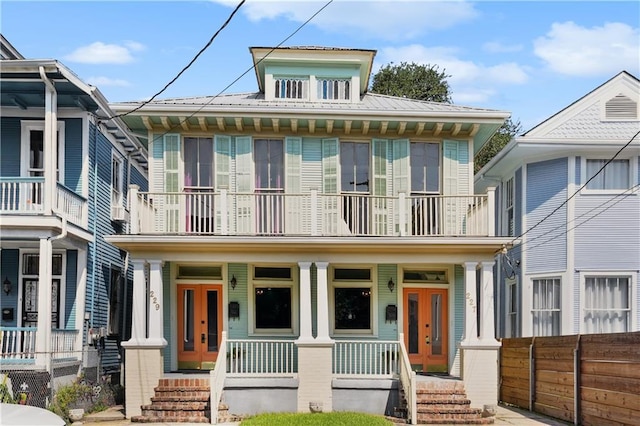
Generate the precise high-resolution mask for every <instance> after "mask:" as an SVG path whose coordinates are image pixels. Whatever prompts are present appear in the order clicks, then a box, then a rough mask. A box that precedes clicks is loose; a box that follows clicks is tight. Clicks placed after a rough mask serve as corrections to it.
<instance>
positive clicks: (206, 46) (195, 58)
mask: <svg viewBox="0 0 640 426" xmlns="http://www.w3.org/2000/svg"><path fill="white" fill-rule="evenodd" d="M245 1H246V0H242V1H241V2H240V3H238V5H237V6H236V8H235V9H233V12H231V14H230V15H229V17H228V18H227V20H226V21H225V22H224V24H222V26H221V27H220V28H218V31H216V32H215V34H213V36H211V38H210V39H209V41H208V42H207V44H205V45H204V47H203V48H202V49H200V51H199V52H198V53H197V54H196V56H194V57H193V59H191V61H189V63H188V64H187V65H186V66H185V67H184V68H182V69H181V70H180V72H179V73H178V74H177V75H176V76H175V77H173V78H172V79H171V81H169V82H168V83H167V84H165V86H164V87H163V88H162V90H160V91H159V92H158V93H156V94H155V95H153V96H152V97H151V98H150V99H148V100H146V101H144V102H142V103H141V104H140V105H138V106H137V107H136V108H134V109H132V110H131V111H127V112H124V113H122V114H118V115H114V116H113V117H110V119H113V118H116V117H124V116H126V115H129V114H131V113H133V112H135V111H138V110H139V109H140V108H142V107H143V106H145V105H147V104H149V103H151V101H153V100H154V99H155V98H157V97H158V96H160V95H161V94H162V93H163V92H164V91H165V90H167V89H168V88H169V86H171V85H172V84H173V83H175V81H176V80H177V79H178V78H180V76H181V75H182V74H183V73H184V72H185V71H186V70H188V69H189V68H190V67H191V65H193V63H194V62H195V61H196V60H197V59H198V58H199V57H200V55H202V54H203V53H204V51H205V50H207V49H208V48H209V46H211V43H213V40H215V39H216V37H218V34H220V32H222V30H224V29H225V27H226V26H227V25H228V24H229V22H231V19H233V17H234V15H235V14H236V12H238V10H240V7H242V5H243V4H244V3H245Z"/></svg>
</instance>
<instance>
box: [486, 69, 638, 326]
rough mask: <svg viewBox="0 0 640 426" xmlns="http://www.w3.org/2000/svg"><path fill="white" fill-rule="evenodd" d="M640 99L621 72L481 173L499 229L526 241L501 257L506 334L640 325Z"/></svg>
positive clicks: (500, 306)
mask: <svg viewBox="0 0 640 426" xmlns="http://www.w3.org/2000/svg"><path fill="white" fill-rule="evenodd" d="M639 102H640V81H639V80H638V78H637V77H634V76H633V75H631V74H629V73H627V72H621V73H620V74H618V75H616V76H615V77H613V78H612V79H611V80H609V81H607V82H606V83H604V84H603V85H601V86H600V87H598V88H596V89H595V90H593V91H592V92H590V93H588V94H586V95H585V96H584V97H582V98H580V99H578V100H577V101H576V102H574V103H572V104H571V105H569V106H568V107H566V108H565V109H563V110H562V111H560V112H558V113H557V114H555V115H553V116H552V117H550V118H549V119H547V120H545V121H543V122H542V123H540V124H539V125H537V126H536V127H534V128H533V129H532V130H530V131H528V132H527V133H525V134H524V135H522V136H518V137H516V138H515V139H513V140H512V141H511V142H510V143H509V144H508V145H507V146H506V147H505V148H504V149H503V150H502V151H501V152H500V153H499V154H498V155H497V156H496V157H495V158H494V159H493V160H492V161H491V162H489V163H488V164H487V165H486V166H485V167H483V168H482V170H480V171H479V173H477V174H476V177H475V187H476V191H477V192H478V193H481V192H483V191H484V190H485V189H486V188H487V187H488V186H497V189H496V211H497V212H498V214H497V222H496V229H498V230H499V232H500V235H503V236H509V237H512V238H516V237H520V240H521V244H520V245H518V246H516V247H514V248H513V249H511V250H508V251H507V252H506V253H505V255H499V256H497V262H496V273H495V274H494V277H495V279H496V286H497V289H496V303H497V331H498V335H499V336H504V337H518V336H550V335H568V334H578V333H614V332H625V331H637V330H640V308H639V307H640V291H639V290H640V283H639V281H640V194H639V190H638V182H639V179H640V176H639V174H640V167H639V161H640V138H639V136H638V132H639V131H640V109H639V108H638V103H639ZM632 139H633V140H632ZM609 160H611V161H610V162H609ZM607 163H608V164H607ZM605 165H606V167H605V168H604V169H603V170H602V171H601V169H602V168H603V167H604V166H605ZM594 176H595V177H594Z"/></svg>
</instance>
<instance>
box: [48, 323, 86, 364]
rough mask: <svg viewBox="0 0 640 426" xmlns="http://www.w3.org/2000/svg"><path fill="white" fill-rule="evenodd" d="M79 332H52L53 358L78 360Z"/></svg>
mask: <svg viewBox="0 0 640 426" xmlns="http://www.w3.org/2000/svg"><path fill="white" fill-rule="evenodd" d="M78 333H79V331H78V330H51V356H52V358H53V359H67V358H77V357H78V350H77V349H76V342H77V337H78Z"/></svg>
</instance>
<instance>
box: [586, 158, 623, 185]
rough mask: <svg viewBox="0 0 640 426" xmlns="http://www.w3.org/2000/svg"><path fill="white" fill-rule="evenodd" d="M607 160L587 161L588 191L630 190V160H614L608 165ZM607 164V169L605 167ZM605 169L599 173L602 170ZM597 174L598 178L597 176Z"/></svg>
mask: <svg viewBox="0 0 640 426" xmlns="http://www.w3.org/2000/svg"><path fill="white" fill-rule="evenodd" d="M607 161H608V160H607V159H587V160H586V164H587V165H586V176H585V177H586V179H587V181H589V179H591V178H592V177H593V176H595V177H594V178H593V179H592V180H591V181H590V182H589V183H587V186H586V189H592V190H620V189H622V190H624V189H628V188H629V177H630V176H631V170H630V162H629V160H628V159H622V160H613V161H611V162H610V163H609V164H607ZM605 164H607V166H606V167H604V165H605ZM602 167H604V169H603V170H602V171H601V172H600V173H598V171H599V170H600V169H602ZM596 173H598V174H597V176H596Z"/></svg>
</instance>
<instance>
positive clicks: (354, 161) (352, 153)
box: [340, 142, 371, 235]
mask: <svg viewBox="0 0 640 426" xmlns="http://www.w3.org/2000/svg"><path fill="white" fill-rule="evenodd" d="M370 149H371V147H370V144H369V143H368V142H340V187H341V190H342V193H343V196H342V202H343V207H342V213H343V218H344V221H345V223H346V224H347V226H348V227H349V230H350V231H351V232H352V233H354V234H361V235H362V234H365V235H366V234H368V232H369V217H370V215H369V197H368V195H369V194H370V181H369V179H370V175H369V170H370V161H371V151H370Z"/></svg>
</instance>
